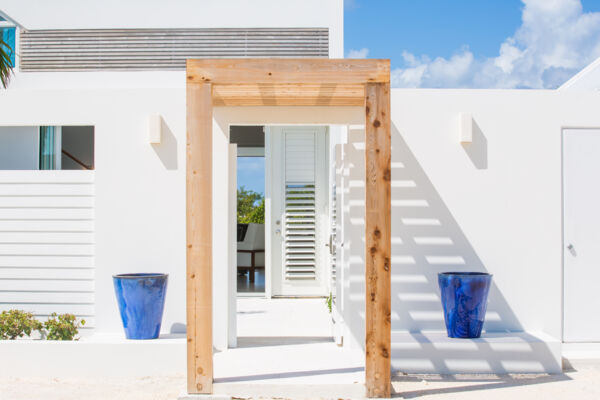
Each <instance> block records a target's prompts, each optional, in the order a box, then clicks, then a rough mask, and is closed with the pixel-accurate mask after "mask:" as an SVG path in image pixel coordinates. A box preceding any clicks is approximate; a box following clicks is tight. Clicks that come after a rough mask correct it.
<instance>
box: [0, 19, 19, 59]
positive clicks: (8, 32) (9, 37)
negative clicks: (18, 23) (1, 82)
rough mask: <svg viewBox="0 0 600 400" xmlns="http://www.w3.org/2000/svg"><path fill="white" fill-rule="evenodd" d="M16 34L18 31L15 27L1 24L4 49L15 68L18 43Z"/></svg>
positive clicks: (0, 30)
mask: <svg viewBox="0 0 600 400" xmlns="http://www.w3.org/2000/svg"><path fill="white" fill-rule="evenodd" d="M16 32H17V29H16V28H15V27H14V26H4V24H0V39H1V40H2V42H3V43H4V44H3V45H2V47H3V48H4V49H6V50H7V51H8V56H9V57H10V62H11V64H12V66H13V67H14V65H15V50H16V49H15V47H16V43H17V41H16ZM7 46H8V47H7Z"/></svg>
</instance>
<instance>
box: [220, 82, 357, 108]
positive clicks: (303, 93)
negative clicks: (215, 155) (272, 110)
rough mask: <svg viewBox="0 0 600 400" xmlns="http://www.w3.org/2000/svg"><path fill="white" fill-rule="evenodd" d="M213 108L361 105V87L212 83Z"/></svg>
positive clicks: (354, 85) (344, 85)
mask: <svg viewBox="0 0 600 400" xmlns="http://www.w3.org/2000/svg"><path fill="white" fill-rule="evenodd" d="M212 96H213V105H214V106H362V105H363V104H364V102H365V87H364V84H337V85H336V84H323V85H318V84H312V85H307V84H253V85H247V84H239V85H233V84H229V85H219V84H213V93H212Z"/></svg>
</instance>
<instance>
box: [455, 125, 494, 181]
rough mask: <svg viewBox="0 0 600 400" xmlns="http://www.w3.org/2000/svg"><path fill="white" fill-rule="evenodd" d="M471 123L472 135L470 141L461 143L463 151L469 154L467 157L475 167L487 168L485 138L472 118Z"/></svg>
mask: <svg viewBox="0 0 600 400" xmlns="http://www.w3.org/2000/svg"><path fill="white" fill-rule="evenodd" d="M471 123H472V124H473V126H472V132H473V137H472V139H471V143H461V145H462V147H463V149H464V150H465V153H467V155H468V156H469V159H470V160H471V162H472V163H473V165H474V166H475V168H477V169H487V167H488V156H487V153H488V151H487V147H488V144H487V139H486V137H485V135H484V134H483V132H482V131H481V128H480V127H479V125H478V124H477V122H476V121H475V120H474V119H472V120H471Z"/></svg>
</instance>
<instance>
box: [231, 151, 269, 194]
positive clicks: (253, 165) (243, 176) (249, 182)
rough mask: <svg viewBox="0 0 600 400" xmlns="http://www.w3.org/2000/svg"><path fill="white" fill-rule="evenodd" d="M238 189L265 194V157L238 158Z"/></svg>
mask: <svg viewBox="0 0 600 400" xmlns="http://www.w3.org/2000/svg"><path fill="white" fill-rule="evenodd" d="M237 183H238V187H241V186H244V187H245V188H246V189H250V190H253V191H255V192H258V193H262V194H264V193H265V158H264V157H238V159H237Z"/></svg>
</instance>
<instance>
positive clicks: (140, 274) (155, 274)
mask: <svg viewBox="0 0 600 400" xmlns="http://www.w3.org/2000/svg"><path fill="white" fill-rule="evenodd" d="M168 276H169V274H163V273H160V272H135V273H129V274H117V275H113V276H112V277H113V278H114V279H147V278H166V277H168Z"/></svg>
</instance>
